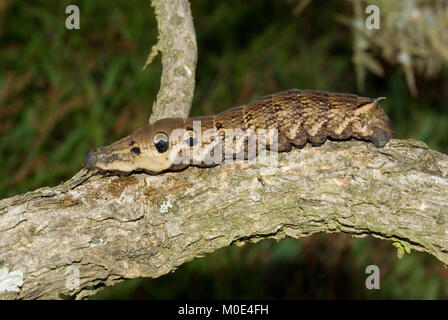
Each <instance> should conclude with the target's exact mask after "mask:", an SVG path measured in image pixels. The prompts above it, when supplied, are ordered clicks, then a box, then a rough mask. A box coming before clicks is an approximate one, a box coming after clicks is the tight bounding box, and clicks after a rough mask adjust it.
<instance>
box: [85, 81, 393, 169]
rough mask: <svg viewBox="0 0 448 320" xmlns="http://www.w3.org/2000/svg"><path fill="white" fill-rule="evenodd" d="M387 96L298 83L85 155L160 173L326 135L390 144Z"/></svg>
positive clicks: (89, 164)
mask: <svg viewBox="0 0 448 320" xmlns="http://www.w3.org/2000/svg"><path fill="white" fill-rule="evenodd" d="M382 99H384V98H376V99H375V98H367V97H358V96H357V95H353V94H341V93H327V92H323V91H316V90H299V89H291V90H287V91H281V92H278V93H276V94H272V95H268V96H265V97H262V98H259V99H257V100H255V101H253V102H251V103H249V104H246V105H243V106H239V107H234V108H231V109H228V110H226V111H224V112H222V113H219V114H216V115H211V116H202V117H192V118H187V119H181V118H167V119H162V120H158V121H156V122H154V123H152V124H150V125H147V126H145V127H143V128H140V129H138V130H136V131H135V132H133V133H132V134H130V135H129V136H127V137H125V138H123V139H121V140H118V141H116V142H114V143H112V144H111V145H109V146H105V147H100V148H97V149H94V150H90V151H89V152H88V153H86V155H85V156H84V159H83V165H84V166H85V167H86V168H88V169H97V170H99V171H100V172H116V173H130V172H133V171H145V172H147V173H151V174H156V173H159V172H163V171H167V170H169V171H171V170H173V171H176V170H181V169H183V168H186V167H188V166H189V165H195V166H199V167H208V166H213V165H218V164H220V163H222V162H223V161H224V160H226V159H253V158H254V157H255V156H256V155H257V154H258V152H259V151H260V150H261V149H262V148H263V147H264V148H266V149H269V150H273V151H277V152H283V151H289V150H290V149H291V148H292V147H293V146H295V147H303V146H304V145H305V144H306V143H307V142H309V143H311V144H312V145H314V146H319V145H321V144H323V143H324V142H325V141H326V139H328V138H330V139H335V140H346V139H349V138H355V139H359V140H366V141H370V142H372V143H373V144H374V145H375V146H376V147H378V148H381V147H383V146H384V145H385V144H386V143H387V142H388V141H389V140H390V139H391V137H392V134H393V128H392V123H391V121H390V120H389V118H388V117H387V115H386V113H385V112H384V111H383V110H382V108H381V106H380V103H379V102H380V101H381V100H382Z"/></svg>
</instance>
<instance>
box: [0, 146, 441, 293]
mask: <svg viewBox="0 0 448 320" xmlns="http://www.w3.org/2000/svg"><path fill="white" fill-rule="evenodd" d="M265 159H267V158H266V157H265V156H264V155H261V156H259V157H258V158H257V160H256V162H255V163H247V162H245V163H239V164H222V165H220V166H217V167H213V168H208V169H201V168H195V167H190V168H188V169H187V170H184V171H182V172H174V173H166V174H161V175H155V176H150V175H146V174H134V175H131V176H127V177H118V176H103V175H94V174H91V173H88V172H87V171H85V170H81V171H80V172H79V173H78V174H77V175H76V176H75V177H74V178H72V179H71V180H70V181H68V182H65V183H63V184H61V185H59V186H57V187H54V188H42V189H39V190H36V191H33V192H29V193H26V194H24V195H19V196H16V197H12V198H9V199H4V200H1V201H0V232H1V237H0V268H8V270H9V272H17V271H18V272H23V281H24V282H23V284H22V285H21V287H20V288H19V289H20V291H19V292H8V293H2V294H0V297H1V298H18V299H41V298H57V297H58V295H59V294H61V293H64V294H69V295H75V296H76V297H77V298H82V297H85V296H88V295H91V294H93V293H95V292H96V291H97V290H98V289H99V288H100V287H101V286H103V285H108V286H110V285H113V284H114V283H116V282H118V281H121V280H123V279H131V278H136V277H153V278H155V277H159V276H161V275H164V274H166V273H168V272H170V271H172V270H174V269H175V268H176V267H178V266H179V265H181V264H183V263H185V262H187V261H190V260H192V259H194V258H195V257H197V256H201V255H204V254H206V253H209V252H212V251H215V250H217V249H219V248H221V247H224V246H229V245H232V244H240V243H244V242H248V241H258V240H261V239H266V238H275V239H282V238H284V237H285V236H289V237H293V238H297V239H299V238H302V237H305V236H308V235H311V234H314V233H317V232H328V233H331V232H342V233H346V234H351V235H353V236H357V237H361V236H366V235H371V236H374V237H378V238H382V239H387V240H392V241H394V242H400V243H402V244H403V245H404V246H405V247H407V246H408V247H410V248H412V249H415V250H418V251H425V252H427V253H429V254H431V255H433V256H435V257H436V258H437V259H439V260H440V261H442V262H443V263H445V264H446V263H448V228H447V220H448V219H447V218H448V217H447V213H448V156H446V155H443V154H441V153H438V152H436V151H433V150H430V149H428V147H427V146H426V145H425V144H424V143H421V142H416V141H412V140H392V141H391V142H390V143H389V144H388V145H387V146H386V147H385V148H383V149H377V148H375V147H374V146H373V145H371V144H369V143H365V142H359V141H348V142H331V141H328V142H327V143H326V144H324V145H323V146H322V147H310V146H307V147H306V148H304V149H301V150H298V149H293V150H292V151H291V152H289V153H281V154H279V159H278V166H277V167H272V166H267V165H266V164H264V163H263V161H262V160H265ZM74 267H76V268H78V270H79V276H80V283H79V287H77V288H73V289H72V290H68V289H67V283H68V282H67V281H68V278H69V276H70V272H69V271H70V270H73V268H74ZM0 282H1V281H0Z"/></svg>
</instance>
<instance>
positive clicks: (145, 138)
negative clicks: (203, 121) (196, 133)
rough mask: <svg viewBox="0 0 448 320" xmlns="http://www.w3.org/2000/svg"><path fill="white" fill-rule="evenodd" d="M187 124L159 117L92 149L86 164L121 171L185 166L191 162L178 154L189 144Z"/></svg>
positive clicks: (149, 171)
mask: <svg viewBox="0 0 448 320" xmlns="http://www.w3.org/2000/svg"><path fill="white" fill-rule="evenodd" d="M183 124H184V120H183V119H180V118H171V119H162V120H159V121H156V122H154V123H153V124H151V125H148V126H146V127H143V128H140V129H138V130H136V131H135V132H133V133H132V134H131V135H129V136H127V137H125V138H123V139H121V140H119V141H116V142H114V143H112V144H111V145H109V146H105V147H100V148H97V149H94V150H90V151H89V152H88V153H86V155H85V156H84V160H83V164H84V166H85V167H87V168H88V169H98V170H99V171H112V172H117V173H130V172H132V171H146V172H148V173H158V172H162V171H164V170H167V169H171V170H173V169H174V170H179V169H182V168H184V167H186V166H187V165H185V164H182V163H180V164H179V163H177V162H178V159H177V158H178V155H179V152H180V150H181V148H183V147H185V143H182V142H183V139H184V136H185V130H184V129H183ZM176 160H177V162H176Z"/></svg>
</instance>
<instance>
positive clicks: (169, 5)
mask: <svg viewBox="0 0 448 320" xmlns="http://www.w3.org/2000/svg"><path fill="white" fill-rule="evenodd" d="M151 2H152V6H153V7H154V9H155V12H156V18H157V25H158V29H159V42H158V43H157V45H156V46H155V47H153V51H152V52H151V54H150V55H149V57H148V61H147V62H146V64H145V66H146V65H147V64H149V63H151V61H152V59H153V58H154V56H155V55H156V54H157V51H159V50H160V51H162V66H163V71H162V79H161V83H160V90H159V93H158V94H157V101H156V102H155V103H154V105H153V112H152V115H151V118H150V119H149V122H150V123H152V122H154V121H156V120H159V119H163V118H169V117H172V118H186V117H187V116H188V114H189V113H190V108H191V102H192V100H193V92H194V87H195V70H196V60H197V45H196V34H195V30H194V25H193V18H192V16H191V12H190V3H189V2H188V0H163V1H162V0H152V1H151Z"/></svg>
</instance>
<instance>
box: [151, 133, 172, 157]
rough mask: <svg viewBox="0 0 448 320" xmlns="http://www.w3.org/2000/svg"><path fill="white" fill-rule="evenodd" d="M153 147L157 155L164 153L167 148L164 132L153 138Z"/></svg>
mask: <svg viewBox="0 0 448 320" xmlns="http://www.w3.org/2000/svg"><path fill="white" fill-rule="evenodd" d="M153 142H154V145H155V147H156V149H157V151H158V152H159V153H164V152H166V151H167V150H168V148H169V142H168V136H167V134H166V133H164V132H159V133H157V134H156V135H155V136H154V139H153Z"/></svg>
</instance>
